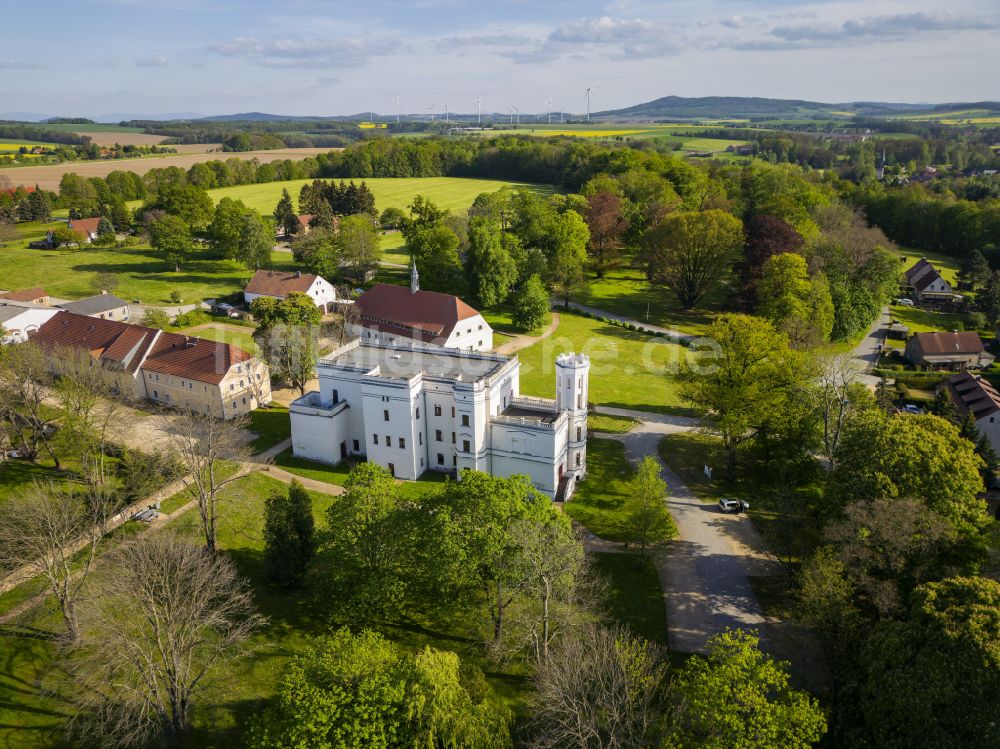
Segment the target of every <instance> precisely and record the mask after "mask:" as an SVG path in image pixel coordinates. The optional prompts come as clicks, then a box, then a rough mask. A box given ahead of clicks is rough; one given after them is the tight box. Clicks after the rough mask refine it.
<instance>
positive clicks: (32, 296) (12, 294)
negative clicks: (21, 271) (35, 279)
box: [0, 286, 49, 305]
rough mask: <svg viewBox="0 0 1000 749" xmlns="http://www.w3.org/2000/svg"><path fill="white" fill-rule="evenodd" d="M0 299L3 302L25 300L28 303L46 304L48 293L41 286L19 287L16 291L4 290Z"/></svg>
mask: <svg viewBox="0 0 1000 749" xmlns="http://www.w3.org/2000/svg"><path fill="white" fill-rule="evenodd" d="M0 301H5V302H27V303H28V304H41V305H48V303H49V295H48V292H46V291H45V289H43V288H42V287H41V286H35V287H34V288H31V289H19V290H16V291H5V292H3V293H2V294H0Z"/></svg>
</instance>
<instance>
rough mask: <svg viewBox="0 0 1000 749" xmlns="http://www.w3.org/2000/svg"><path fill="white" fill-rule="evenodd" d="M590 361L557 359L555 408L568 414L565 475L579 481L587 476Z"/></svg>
mask: <svg viewBox="0 0 1000 749" xmlns="http://www.w3.org/2000/svg"><path fill="white" fill-rule="evenodd" d="M589 377H590V357H588V356H587V355H586V354H575V353H569V354H560V355H559V356H557V357H556V404H557V405H558V407H559V410H560V411H566V412H568V413H569V433H568V434H567V435H566V441H567V451H566V474H567V475H572V476H575V477H576V478H578V479H581V478H583V477H584V476H586V475H587V396H588V394H589V382H588V380H589Z"/></svg>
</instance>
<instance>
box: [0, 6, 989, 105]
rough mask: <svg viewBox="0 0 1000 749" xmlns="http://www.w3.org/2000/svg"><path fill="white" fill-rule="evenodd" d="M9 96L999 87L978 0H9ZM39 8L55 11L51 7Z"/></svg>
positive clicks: (823, 97) (78, 98)
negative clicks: (33, 0)
mask: <svg viewBox="0 0 1000 749" xmlns="http://www.w3.org/2000/svg"><path fill="white" fill-rule="evenodd" d="M10 6H11V7H8V8H5V10H4V15H3V19H4V27H5V30H4V33H3V34H2V37H3V44H2V45H0V112H38V113H42V114H60V115H82V116H97V115H101V114H104V113H110V112H116V113H144V114H157V113H164V112H197V113H202V114H225V113H232V112H246V111H253V110H256V111H267V112H280V113H284V114H303V115H306V114H311V115H329V114H349V113H354V112H360V111H366V110H368V109H369V108H374V109H375V110H376V111H381V112H383V113H389V112H392V111H393V108H394V105H393V104H392V99H393V97H395V96H397V95H398V96H399V97H400V108H401V110H402V111H403V112H424V113H426V112H428V111H429V108H430V107H431V106H435V105H436V109H437V111H442V110H443V108H444V103H445V102H447V103H448V106H449V108H450V109H451V110H452V111H465V112H471V111H475V105H474V104H473V103H472V100H473V99H474V98H475V97H477V96H481V97H482V98H483V110H484V111H504V112H505V111H507V109H508V107H510V106H512V105H513V106H517V107H519V108H520V109H521V110H522V111H523V112H536V111H544V109H545V100H546V99H547V98H549V97H552V99H553V108H554V109H559V108H562V109H565V110H566V111H570V112H580V111H583V108H584V100H583V93H584V89H585V88H586V87H587V86H593V87H595V89H594V93H593V108H594V109H595V110H600V109H610V108H616V107H622V106H628V105H630V104H635V103H638V102H641V101H647V100H650V99H655V98H658V97H660V96H665V95H668V94H676V95H680V96H704V95H720V96H771V97H781V98H801V99H812V100H819V101H852V100H880V101H928V102H943V101H960V100H966V101H971V100H983V99H994V100H996V99H1000V90H998V87H1000V84H998V80H1000V79H998V76H997V72H998V71H1000V44H998V39H1000V4H998V3H997V1H996V0H962V1H961V2H957V3H951V4H943V3H940V2H929V1H928V0H898V1H884V0H864V1H861V2H859V1H855V0H830V1H828V2H825V1H822V0H813V1H806V2H802V1H797V0H766V1H765V0H749V1H747V0H744V1H742V2H734V1H732V0H666V1H661V2H645V1H643V0H611V1H610V2H596V1H594V0H576V1H575V2H570V1H568V0H566V1H564V0H513V1H509V0H508V1H505V0H494V1H493V2H473V1H470V0H411V1H410V2H406V1H405V0H363V1H362V2H350V3H346V2H329V1H326V2H324V1H323V0H314V1H312V2H304V1H303V0H287V1H285V2H262V1H261V0H241V1H238V0H84V1H82V2H81V1H80V0H76V1H73V0H50V1H49V2H47V3H45V4H44V5H41V6H39V5H34V4H31V3H16V4H13V3H12V4H10ZM40 9H42V12H40Z"/></svg>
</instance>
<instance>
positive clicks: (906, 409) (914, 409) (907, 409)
mask: <svg viewBox="0 0 1000 749" xmlns="http://www.w3.org/2000/svg"><path fill="white" fill-rule="evenodd" d="M923 412H924V409H922V408H921V407H920V406H914V405H913V404H912V403H907V404H906V405H905V406H903V413H906V414H916V415H918V416H919V415H920V414H922V413H923Z"/></svg>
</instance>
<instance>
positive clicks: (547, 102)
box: [545, 96, 552, 125]
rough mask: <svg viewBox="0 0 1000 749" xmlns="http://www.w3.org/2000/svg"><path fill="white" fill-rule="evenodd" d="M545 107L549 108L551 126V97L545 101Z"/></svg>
mask: <svg viewBox="0 0 1000 749" xmlns="http://www.w3.org/2000/svg"><path fill="white" fill-rule="evenodd" d="M545 104H546V106H547V107H548V108H549V124H550V125H551V124H552V97H551V96H550V97H549V98H548V99H546V100H545Z"/></svg>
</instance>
